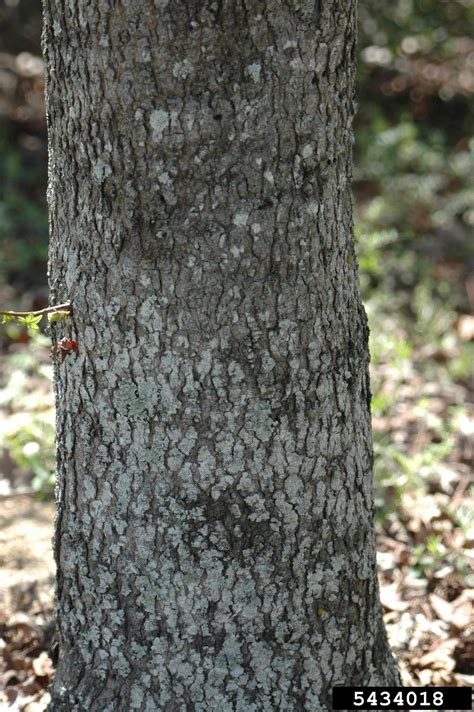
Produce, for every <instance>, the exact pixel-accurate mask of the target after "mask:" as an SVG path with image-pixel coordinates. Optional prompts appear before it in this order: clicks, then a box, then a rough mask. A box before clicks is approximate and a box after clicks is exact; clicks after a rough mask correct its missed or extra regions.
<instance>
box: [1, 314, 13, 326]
mask: <svg viewBox="0 0 474 712" xmlns="http://www.w3.org/2000/svg"><path fill="white" fill-rule="evenodd" d="M9 321H13V317H12V316H9V315H8V314H3V318H2V324H7V323H8V322H9Z"/></svg>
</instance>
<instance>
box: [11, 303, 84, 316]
mask: <svg viewBox="0 0 474 712" xmlns="http://www.w3.org/2000/svg"><path fill="white" fill-rule="evenodd" d="M58 311H67V312H69V313H70V314H72V307H71V305H70V304H69V302H67V303H66V304H57V305H56V306H54V307H46V309H38V311H0V316H29V315H30V314H33V316H40V315H42V314H51V313H53V312H58Z"/></svg>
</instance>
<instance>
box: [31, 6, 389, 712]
mask: <svg viewBox="0 0 474 712" xmlns="http://www.w3.org/2000/svg"><path fill="white" fill-rule="evenodd" d="M355 14H356V1H355V0H319V1H313V2H306V1H304V2H303V1H302V0H287V1H286V2H278V1H277V0H266V2H263V0H252V1H250V0H237V1H236V2H234V1H232V2H231V1H230V0H227V1H225V2H224V1H222V0H216V1H215V2H198V1H197V0H191V1H189V2H184V3H181V2H170V1H169V0H140V2H138V1H134V0H122V1H121V2H119V1H118V0H115V1H111V0H96V2H93V3H91V2H86V0H54V2H53V0H45V25H44V37H43V41H44V52H45V59H46V69H47V95H48V125H49V145H50V176H49V206H50V221H51V252H50V285H51V294H52V300H53V302H58V301H59V302H63V301H65V300H71V302H72V304H73V308H74V315H73V319H72V320H68V321H65V322H63V323H62V326H61V327H58V326H55V329H56V333H55V337H56V338H61V337H63V336H67V337H73V338H76V339H77V341H78V344H79V353H78V354H77V355H76V354H71V355H70V356H68V358H67V359H66V360H65V361H64V363H63V364H61V365H58V366H57V369H56V394H57V406H58V408H57V441H58V485H57V497H58V517H57V525H56V537H55V550H56V560H57V565H58V581H57V596H58V621H59V630H60V641H61V642H60V657H59V665H58V671H57V674H56V679H55V684H54V691H53V702H52V704H51V708H50V709H51V710H53V711H55V712H56V711H57V710H75V711H77V710H87V711H89V710H97V711H98V712H99V711H100V712H105V711H109V710H110V712H117V710H123V711H124V712H128V711H129V710H144V711H149V712H152V711H155V710H166V712H173V711H176V712H178V711H179V712H181V711H184V710H200V711H202V712H212V711H214V710H219V711H220V712H227V711H231V710H238V711H242V712H243V711H244V710H245V712H252V711H253V712H264V711H265V710H269V711H274V710H281V711H282V712H293V711H296V710H307V711H308V712H309V711H311V712H316V711H319V710H329V709H330V708H331V705H330V699H331V687H332V686H333V685H338V684H339V685H341V684H345V685H369V684H370V685H383V684H396V683H397V681H398V673H397V671H396V667H395V664H394V661H393V658H392V656H391V653H390V651H389V648H388V645H387V640H386V635H385V631H384V628H383V622H382V616H381V609H380V604H379V599H378V588H377V582H376V573H375V548H374V534H373V524H372V509H373V504H372V483H371V477H372V475H371V470H372V444H371V430H370V414H369V401H370V392H369V385H368V376H367V365H368V347H367V325H366V318H365V314H364V310H363V307H362V305H361V301H360V296H359V288H358V277H357V268H356V261H355V257H354V242H353V235H352V205H351V187H350V179H351V161H352V158H351V144H352V128H351V122H352V116H353V109H354V107H353V80H354V43H355Z"/></svg>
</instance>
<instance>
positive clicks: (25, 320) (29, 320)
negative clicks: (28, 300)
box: [17, 314, 43, 331]
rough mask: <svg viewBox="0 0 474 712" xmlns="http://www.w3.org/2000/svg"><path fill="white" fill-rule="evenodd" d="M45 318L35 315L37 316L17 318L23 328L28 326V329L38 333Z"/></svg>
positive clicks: (29, 315)
mask: <svg viewBox="0 0 474 712" xmlns="http://www.w3.org/2000/svg"><path fill="white" fill-rule="evenodd" d="M42 318H43V315H42V314H39V315H35V314H27V315H26V316H19V317H17V321H18V323H19V324H23V326H26V327H27V328H28V329H31V331H38V329H39V326H38V324H39V322H40V321H41V319H42Z"/></svg>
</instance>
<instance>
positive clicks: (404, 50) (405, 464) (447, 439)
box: [0, 0, 474, 685]
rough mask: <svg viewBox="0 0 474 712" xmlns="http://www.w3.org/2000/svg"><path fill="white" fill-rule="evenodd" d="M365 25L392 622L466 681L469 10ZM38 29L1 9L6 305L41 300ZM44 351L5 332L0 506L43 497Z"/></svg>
mask: <svg viewBox="0 0 474 712" xmlns="http://www.w3.org/2000/svg"><path fill="white" fill-rule="evenodd" d="M359 21H360V22H359V24H360V32H359V65H358V70H359V74H358V87H357V99H358V103H359V110H358V114H357V117H356V122H355V133H356V144H355V171H354V197H355V229H356V239H357V251H358V256H359V263H360V273H361V284H362V291H363V297H364V301H365V305H366V309H367V312H368V316H369V322H370V327H371V337H370V348H371V354H372V365H371V378H372V391H373V400H372V413H373V430H374V449H375V499H376V525H377V550H378V563H379V578H380V584H381V587H380V591H381V598H382V604H383V607H384V610H385V623H386V626H387V629H388V631H389V636H390V639H391V642H392V646H393V648H394V650H395V651H396V653H397V657H398V660H399V662H400V664H401V665H402V670H405V671H408V672H409V674H410V675H411V677H409V678H408V679H406V678H404V680H405V684H421V685H430V684H431V685H433V684H434V685H445V684H456V685H457V684H471V685H473V684H474V668H473V660H474V635H473V633H474V631H473V630H472V628H469V625H470V624H469V620H470V618H469V616H470V610H471V608H470V605H471V603H472V601H471V599H470V597H471V598H472V596H471V593H470V592H469V587H472V586H473V584H474V576H473V575H472V563H473V558H472V552H473V550H474V506H473V500H474V497H473V490H472V465H473V460H474V438H473V435H474V412H473V386H474V382H473V381H474V379H473V375H474V374H473V364H474V351H473V347H474V317H473V316H472V311H473V305H474V240H473V231H474V139H473V131H472V129H473V123H474V112H473V108H474V39H473V38H474V0H382V1H381V0H360V3H359ZM40 33H41V4H40V3H39V2H38V0H0V304H1V305H2V306H3V309H6V308H18V309H22V310H29V309H40V308H42V307H44V306H46V305H47V301H48V290H47V278H46V271H47V267H46V259H47V234H48V225H47V210H46V200H45V198H46V166H47V142H46V127H45V117H44V101H43V92H44V81H43V66H42V61H41V56H40ZM49 346H50V341H49V339H48V337H47V336H46V335H45V334H44V333H41V332H40V333H36V334H30V333H27V332H26V331H25V330H24V329H23V328H20V327H19V326H18V325H17V324H14V323H8V324H5V325H4V326H3V327H1V328H0V426H1V427H0V505H1V502H2V496H5V497H6V498H7V499H6V501H12V500H8V498H9V497H10V496H11V495H12V494H15V493H18V492H19V491H21V490H22V489H23V490H24V489H25V488H26V489H27V490H33V491H35V492H38V493H42V496H47V497H50V496H51V492H52V488H53V486H54V398H53V394H52V389H51V378H52V366H51V363H50V360H49ZM16 501H18V500H16ZM38 504H40V503H38ZM41 504H42V506H43V507H45V508H46V506H47V504H46V503H41ZM30 524H31V523H30ZM471 625H472V619H471ZM30 662H31V661H30ZM28 664H30V663H28ZM28 669H29V668H28ZM15 674H16V675H17V674H18V673H15ZM25 674H26V673H25ZM28 674H29V673H28ZM28 679H29V678H28ZM42 684H44V679H43V683H42Z"/></svg>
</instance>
